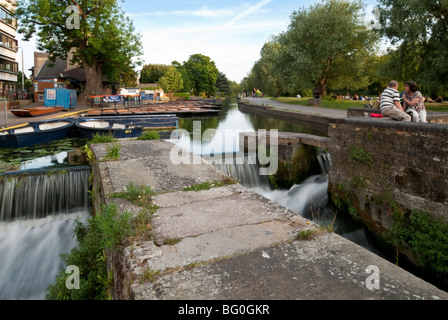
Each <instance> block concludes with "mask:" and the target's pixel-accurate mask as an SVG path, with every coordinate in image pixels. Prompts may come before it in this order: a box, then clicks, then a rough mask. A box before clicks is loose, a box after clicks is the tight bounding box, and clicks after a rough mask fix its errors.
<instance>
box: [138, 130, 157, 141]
mask: <svg viewBox="0 0 448 320" xmlns="http://www.w3.org/2000/svg"><path fill="white" fill-rule="evenodd" d="M137 140H160V134H159V133H158V132H157V131H145V132H143V134H142V135H141V136H140V137H138V138H137Z"/></svg>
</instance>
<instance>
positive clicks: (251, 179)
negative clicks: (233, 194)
mask: <svg viewBox="0 0 448 320" xmlns="http://www.w3.org/2000/svg"><path fill="white" fill-rule="evenodd" d="M202 157H203V158H204V159H206V160H208V161H209V162H211V163H212V165H213V166H215V167H216V168H218V169H219V170H221V171H222V172H224V173H225V174H226V175H228V176H229V177H232V178H233V179H235V180H236V181H238V182H239V183H240V184H241V185H243V186H245V187H248V188H252V187H256V186H262V185H269V178H268V177H267V176H264V175H260V174H259V171H260V167H259V166H258V164H257V161H256V159H257V158H256V155H244V154H243V153H235V154H233V155H232V156H231V157H229V156H228V155H223V156H222V158H221V157H217V158H213V159H212V158H211V157H210V156H202Z"/></svg>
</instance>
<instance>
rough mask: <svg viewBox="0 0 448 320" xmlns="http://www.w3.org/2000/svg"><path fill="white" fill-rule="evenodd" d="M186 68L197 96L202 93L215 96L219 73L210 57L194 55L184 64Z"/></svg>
mask: <svg viewBox="0 0 448 320" xmlns="http://www.w3.org/2000/svg"><path fill="white" fill-rule="evenodd" d="M184 67H185V69H186V70H187V75H188V78H189V79H190V81H191V85H192V88H193V90H194V94H195V95H199V94H200V93H201V92H203V93H205V94H207V95H213V94H215V91H216V80H217V79H218V73H219V71H218V68H217V67H216V65H215V62H214V61H212V60H211V59H210V57H207V56H205V55H202V54H193V55H191V56H190V57H189V59H188V60H187V61H185V62H184Z"/></svg>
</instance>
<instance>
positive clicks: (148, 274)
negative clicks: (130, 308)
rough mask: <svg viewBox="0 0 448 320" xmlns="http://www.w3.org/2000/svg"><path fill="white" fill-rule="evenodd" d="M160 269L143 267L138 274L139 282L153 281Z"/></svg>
mask: <svg viewBox="0 0 448 320" xmlns="http://www.w3.org/2000/svg"><path fill="white" fill-rule="evenodd" d="M159 273H160V271H154V270H151V269H145V271H143V272H142V273H141V274H140V276H139V279H138V280H139V283H140V284H143V283H145V282H154V281H155V280H156V278H157V276H158V275H159Z"/></svg>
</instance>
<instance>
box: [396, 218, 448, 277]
mask: <svg viewBox="0 0 448 320" xmlns="http://www.w3.org/2000/svg"><path fill="white" fill-rule="evenodd" d="M392 234H393V236H394V237H395V238H397V239H399V240H402V241H405V242H406V243H408V244H409V245H410V247H411V249H412V251H413V252H414V253H415V254H416V256H417V259H418V261H417V262H418V265H419V266H420V267H422V268H423V269H425V270H427V271H430V272H432V273H435V274H437V275H438V276H442V277H445V278H447V277H448V224H447V222H446V221H445V220H443V219H442V218H436V217H433V216H431V215H430V214H429V213H428V212H426V211H424V210H413V211H412V212H411V214H410V215H409V216H408V217H406V218H403V219H397V220H396V221H395V224H394V227H393V229H392ZM446 281H448V279H446Z"/></svg>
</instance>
